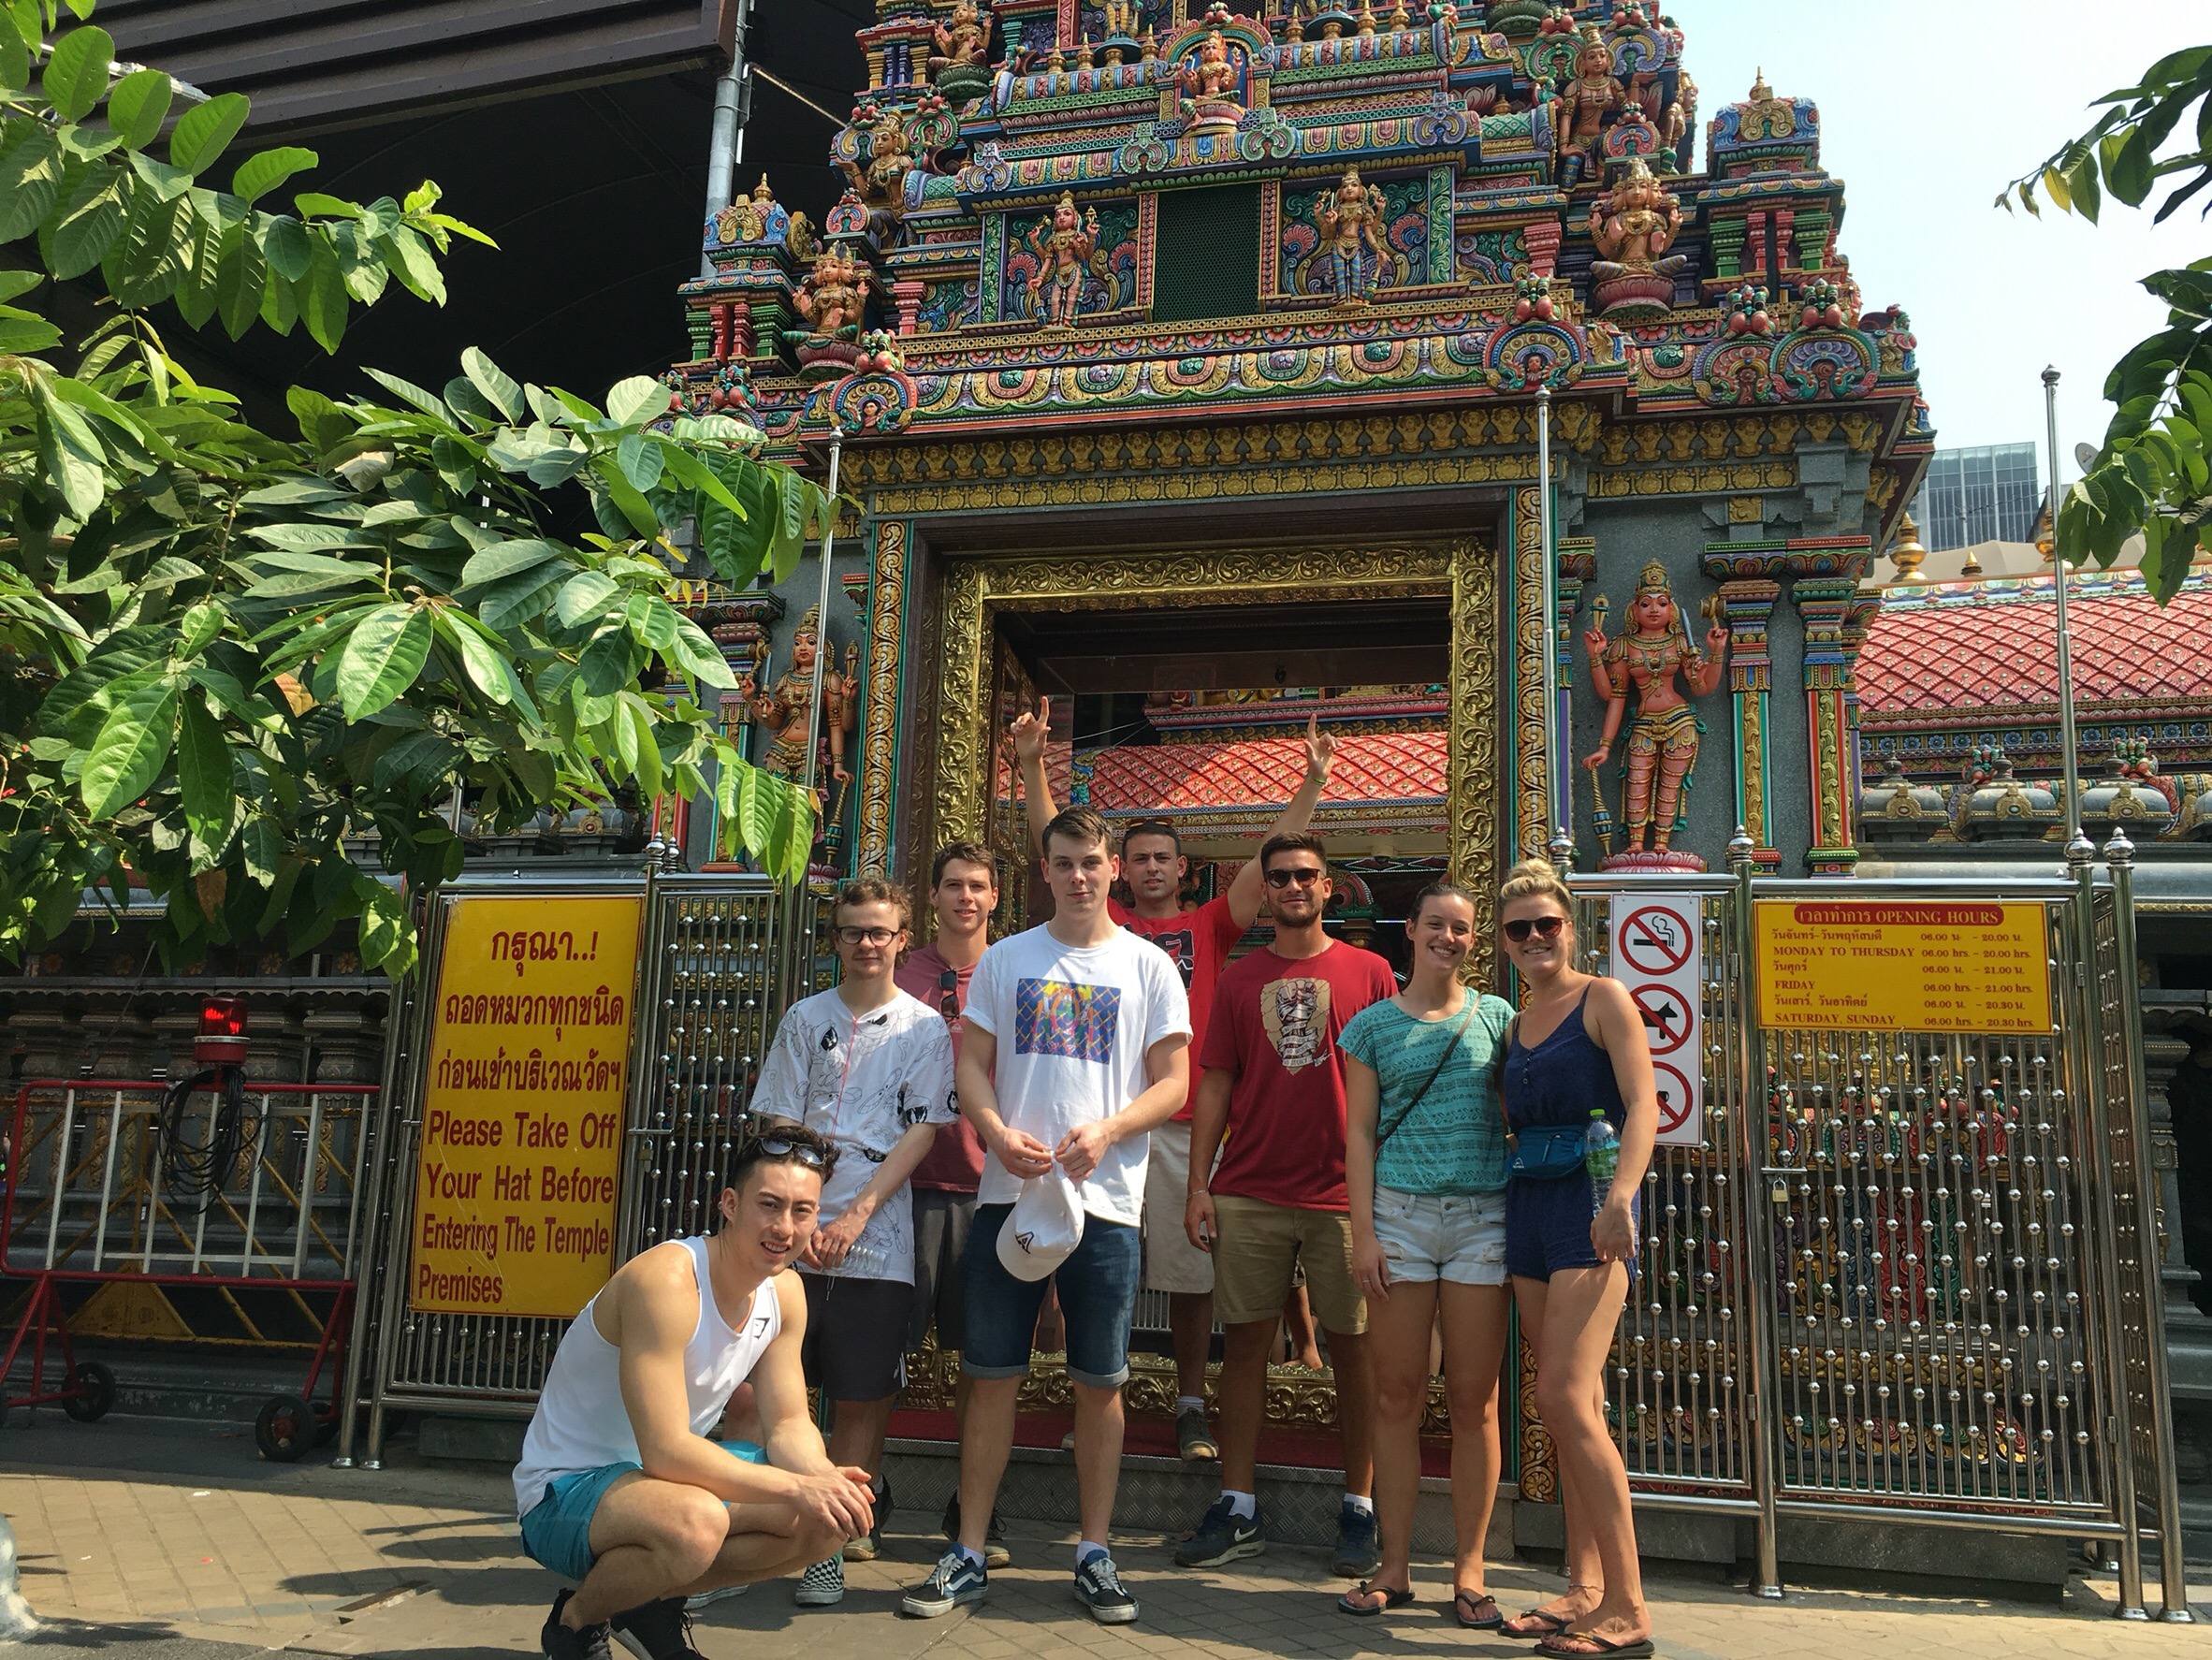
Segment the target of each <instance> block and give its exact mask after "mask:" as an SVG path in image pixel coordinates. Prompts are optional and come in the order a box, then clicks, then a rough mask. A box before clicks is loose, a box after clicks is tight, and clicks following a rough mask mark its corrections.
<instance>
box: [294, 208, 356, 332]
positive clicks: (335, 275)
mask: <svg viewBox="0 0 2212 1660" xmlns="http://www.w3.org/2000/svg"><path fill="white" fill-rule="evenodd" d="M309 242H310V253H309V257H308V264H307V280H306V282H305V283H303V284H301V285H300V293H299V311H300V315H301V316H303V317H304V318H306V320H307V331H308V333H310V334H312V335H313V336H314V342H315V344H317V345H318V346H321V347H322V348H323V350H324V351H326V352H335V351H337V350H338V342H340V341H342V340H343V339H344V338H345V312H346V306H347V303H348V301H347V299H346V292H345V277H344V275H343V273H342V272H341V271H340V269H339V268H338V256H337V255H335V254H333V253H332V252H331V251H330V245H329V243H328V242H327V241H326V240H324V239H323V238H322V237H321V236H314V237H311V238H310V239H309Z"/></svg>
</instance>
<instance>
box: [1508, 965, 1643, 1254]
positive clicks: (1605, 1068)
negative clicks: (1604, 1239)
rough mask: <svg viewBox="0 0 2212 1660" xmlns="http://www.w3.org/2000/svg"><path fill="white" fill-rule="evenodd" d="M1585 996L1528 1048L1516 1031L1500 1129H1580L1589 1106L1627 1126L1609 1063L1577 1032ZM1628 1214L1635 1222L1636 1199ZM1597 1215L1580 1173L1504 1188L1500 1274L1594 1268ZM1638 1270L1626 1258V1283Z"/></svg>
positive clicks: (1639, 1208) (1513, 1182)
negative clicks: (1502, 1266) (1592, 1234)
mask: <svg viewBox="0 0 2212 1660" xmlns="http://www.w3.org/2000/svg"><path fill="white" fill-rule="evenodd" d="M1589 998H1590V992H1589V988H1588V987H1584V988H1583V992H1582V997H1581V1000H1580V1001H1578V1002H1577V1003H1576V1004H1575V1012H1573V1013H1572V1014H1569V1015H1568V1016H1567V1017H1566V1018H1565V1019H1564V1020H1563V1021H1561V1022H1560V1023H1559V1028H1558V1029H1557V1030H1556V1031H1554V1032H1553V1033H1552V1034H1551V1035H1550V1037H1548V1038H1546V1039H1545V1040H1544V1041H1542V1042H1541V1043H1538V1044H1537V1045H1536V1046H1535V1048H1533V1049H1531V1048H1529V1047H1527V1046H1526V1045H1525V1044H1523V1043H1522V1042H1521V1031H1520V1028H1519V1027H1518V1025H1517V1026H1516V1027H1515V1028H1514V1031H1513V1035H1512V1037H1511V1039H1510V1040H1509V1041H1507V1043H1506V1080H1505V1084H1506V1125H1507V1126H1508V1127H1509V1128H1510V1129H1513V1130H1514V1131H1515V1132H1516V1133H1518V1132H1520V1131H1521V1130H1522V1129H1529V1128H1532V1127H1534V1126H1536V1125H1572V1126H1574V1127H1575V1128H1577V1129H1580V1128H1582V1127H1584V1126H1586V1125H1588V1124H1589V1122H1590V1114H1591V1110H1592V1109H1593V1108H1596V1109H1599V1110H1602V1111H1603V1112H1604V1114H1605V1115H1606V1116H1607V1118H1608V1119H1610V1120H1611V1121H1612V1126H1613V1128H1614V1129H1616V1130H1618V1129H1621V1128H1623V1125H1625V1124H1626V1123H1627V1120H1628V1109H1627V1108H1626V1106H1624V1105H1623V1102H1622V1099H1621V1086H1620V1085H1618V1084H1616V1083H1615V1082H1614V1081H1613V1057H1612V1056H1609V1055H1608V1054H1607V1053H1606V1052H1605V1051H1604V1050H1602V1049H1600V1048H1599V1047H1598V1046H1597V1045H1596V1044H1595V1043H1594V1042H1592V1041H1590V1033H1589V1032H1588V1031H1587V1030H1585V1029H1584V1028H1583V1026H1582V1004H1583V1003H1584V1002H1587V1001H1589ZM1633 1208H1634V1211H1635V1213H1636V1215H1637V1220H1638V1222H1639V1224H1640V1222H1641V1220H1642V1212H1643V1199H1642V1196H1641V1195H1640V1194H1639V1195H1637V1199H1636V1201H1635V1203H1634V1207H1633ZM1596 1210H1597V1199H1596V1197H1595V1196H1594V1194H1593V1192H1592V1190H1591V1182H1590V1176H1589V1173H1588V1172H1586V1171H1579V1170H1578V1171H1576V1172H1574V1173H1573V1174H1571V1175H1564V1176H1555V1177H1552V1178H1550V1179H1549V1180H1546V1179H1543V1178H1540V1177H1532V1176H1514V1177H1512V1178H1511V1179H1510V1180H1508V1181H1507V1182H1506V1273H1507V1274H1511V1275H1512V1276H1513V1277H1514V1278H1516V1279H1541V1280H1548V1279H1550V1277H1551V1276H1552V1275H1553V1274H1558V1273H1560V1272H1561V1271H1562V1270H1564V1269H1569V1268H1595V1267H1598V1266H1599V1263H1598V1260H1597V1253H1596V1252H1595V1251H1594V1250H1592V1249H1591V1248H1590V1223H1591V1220H1592V1218H1593V1217H1594V1215H1595V1213H1596ZM1636 1268H1637V1265H1636V1261H1635V1259H1633V1258H1631V1259H1630V1260H1629V1262H1628V1277H1629V1278H1630V1279H1631V1280H1632V1281H1633V1280H1634V1279H1635V1278H1636Z"/></svg>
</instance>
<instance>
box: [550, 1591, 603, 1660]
mask: <svg viewBox="0 0 2212 1660" xmlns="http://www.w3.org/2000/svg"><path fill="white" fill-rule="evenodd" d="M574 1595H575V1592H574V1591H563V1592H562V1593H561V1594H560V1595H559V1596H556V1597H555V1598H554V1599H553V1611H552V1612H551V1613H549V1614H547V1615H546V1628H545V1629H544V1630H543V1631H541V1632H539V1633H538V1649H539V1652H540V1653H543V1654H544V1655H545V1656H546V1660H610V1656H609V1654H608V1651H607V1628H606V1625H605V1624H604V1622H602V1623H601V1624H597V1625H583V1626H579V1627H577V1628H576V1629H575V1630H574V1631H571V1630H570V1629H569V1628H568V1627H567V1626H565V1625H563V1624H561V1623H560V1610H561V1609H564V1608H566V1607H568V1599H569V1598H570V1597H572V1596H574Z"/></svg>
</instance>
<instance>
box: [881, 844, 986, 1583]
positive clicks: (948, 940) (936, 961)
mask: <svg viewBox="0 0 2212 1660" xmlns="http://www.w3.org/2000/svg"><path fill="white" fill-rule="evenodd" d="M929 907H930V910H933V911H934V912H936V915H937V938H936V939H932V940H931V941H930V942H929V943H928V944H926V945H921V946H917V947H915V948H914V949H913V950H912V951H910V952H909V953H908V954H907V957H906V961H904V962H902V963H901V964H899V966H898V970H897V980H898V986H899V989H900V990H901V991H903V992H906V993H907V994H908V995H909V996H910V997H916V998H918V999H920V1000H921V1001H922V1002H924V1003H927V1004H928V1005H929V1006H930V1007H931V1008H933V1009H935V1010H936V1011H937V1012H939V1014H941V1015H943V1016H944V1017H945V1025H946V1026H947V1027H950V1028H951V1029H952V1033H953V1064H954V1065H955V1066H957V1065H958V1064H959V1059H960V1035H961V1027H962V1021H961V1012H962V1011H963V1010H965V1009H966V1008H967V1007H968V981H969V980H970V978H972V977H973V975H974V973H975V966H976V964H977V963H978V962H980V961H982V955H983V947H984V946H985V945H987V944H988V943H990V938H989V937H990V925H991V913H992V912H993V911H994V910H997V908H998V861H997V858H996V857H994V856H993V854H992V852H991V850H990V849H989V848H987V847H985V846H983V844H982V842H980V841H948V842H947V843H945V845H944V846H943V847H940V848H939V849H938V850H937V857H935V858H934V859H932V860H931V861H930V862H929ZM982 1174H983V1143H982V1142H981V1141H979V1140H977V1139H976V1133H975V1126H973V1125H972V1124H970V1123H968V1120H967V1119H966V1118H955V1119H953V1122H952V1123H950V1124H947V1125H945V1126H943V1127H942V1128H941V1129H939V1130H938V1132H937V1141H936V1143H934V1144H933V1145H932V1146H931V1147H930V1149H929V1151H928V1153H927V1154H926V1155H925V1156H924V1158H923V1160H922V1162H921V1164H919V1165H918V1166H916V1167H915V1170H914V1174H913V1177H912V1187H913V1189H914V1316H913V1324H912V1326H911V1327H910V1328H909V1330H908V1332H907V1348H908V1350H909V1352H911V1351H912V1350H914V1349H918V1348H920V1347H922V1340H923V1339H924V1337H926V1336H928V1334H929V1329H930V1326H931V1325H932V1324H933V1323H934V1324H935V1325H936V1327H937V1344H938V1347H939V1348H941V1349H943V1350H945V1351H946V1352H948V1353H951V1354H958V1353H959V1352H961V1350H962V1349H963V1348H964V1347H966V1346H967V1340H968V1323H967V1320H966V1318H965V1316H964V1310H965V1308H966V1299H965V1297H964V1296H963V1287H964V1283H965V1282H964V1278H963V1275H962V1274H961V1269H960V1263H961V1259H962V1258H963V1257H964V1256H965V1255H966V1254H967V1251H968V1232H969V1230H970V1229H971V1228H972V1227H973V1226H974V1223H975V1190H976V1185H977V1183H979V1182H980V1181H982ZM967 1416H968V1375H967V1374H966V1373H965V1372H963V1373H962V1374H961V1375H960V1381H959V1382H958V1383H957V1384H956V1385H955V1386H954V1390H953V1417H954V1418H955V1419H956V1420H965V1419H966V1418H967ZM944 1532H945V1537H947V1538H948V1539H956V1538H958V1537H959V1536H960V1494H959V1493H958V1492H957V1491H955V1492H954V1493H953V1496H952V1498H951V1500H950V1501H948V1502H947V1504H946V1506H945V1518H944ZM983 1561H984V1565H986V1566H989V1567H1004V1566H1005V1565H1007V1563H1008V1562H1009V1561H1011V1557H1010V1555H1009V1554H1008V1551H1007V1546H1006V1536H1005V1534H1004V1532H1003V1531H1002V1530H1001V1529H1000V1527H999V1525H998V1518H997V1516H996V1515H994V1516H993V1517H992V1518H991V1525H990V1527H989V1529H988V1531H987V1532H986V1533H985V1535H984V1540H983Z"/></svg>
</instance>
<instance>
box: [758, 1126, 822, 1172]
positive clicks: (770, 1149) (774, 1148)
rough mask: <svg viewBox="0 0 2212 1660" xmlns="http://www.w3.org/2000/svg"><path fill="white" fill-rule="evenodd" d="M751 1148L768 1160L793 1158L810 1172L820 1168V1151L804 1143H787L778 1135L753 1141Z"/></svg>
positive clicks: (765, 1136) (766, 1136)
mask: <svg viewBox="0 0 2212 1660" xmlns="http://www.w3.org/2000/svg"><path fill="white" fill-rule="evenodd" d="M753 1146H754V1147H756V1148H758V1149H759V1150H760V1152H761V1153H762V1154H763V1155H764V1157H766V1158H795V1159H797V1160H798V1161H799V1162H800V1163H801V1164H804V1165H806V1166H808V1168H809V1169H812V1170H820V1169H821V1168H822V1149H821V1148H820V1147H814V1146H809V1145H808V1144H807V1143H805V1142H793V1141H787V1140H786V1139H785V1138H784V1137H782V1136H779V1135H764V1136H762V1137H760V1138H758V1139H757V1140H756V1141H754V1143H753Z"/></svg>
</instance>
